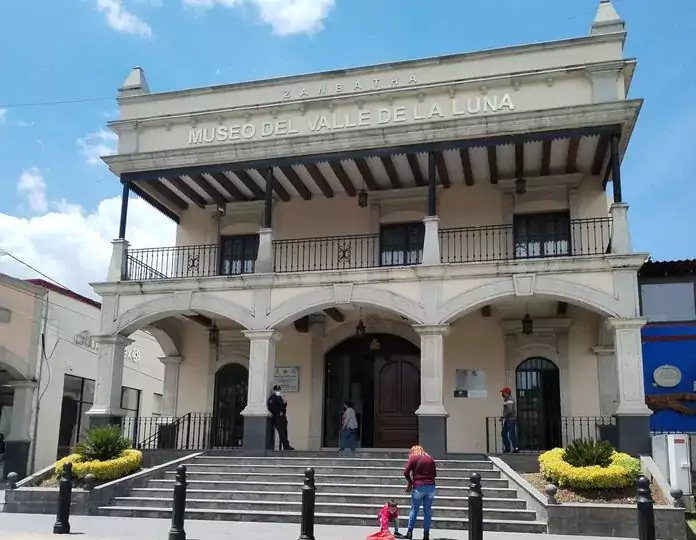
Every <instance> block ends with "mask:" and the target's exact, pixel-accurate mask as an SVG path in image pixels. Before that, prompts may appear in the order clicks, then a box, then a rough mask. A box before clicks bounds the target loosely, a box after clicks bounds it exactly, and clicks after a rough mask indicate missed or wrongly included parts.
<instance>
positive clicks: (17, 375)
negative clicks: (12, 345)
mask: <svg viewBox="0 0 696 540" xmlns="http://www.w3.org/2000/svg"><path fill="white" fill-rule="evenodd" d="M2 353H4V354H2ZM0 356H2V357H3V358H4V360H3V361H2V362H0V368H3V369H5V370H6V371H7V373H9V375H10V377H12V380H14V381H28V380H29V377H27V376H26V375H25V373H24V372H23V371H22V364H21V363H20V362H19V361H15V362H13V361H12V357H13V355H12V353H11V352H10V351H8V350H7V349H5V348H4V347H2V346H0Z"/></svg>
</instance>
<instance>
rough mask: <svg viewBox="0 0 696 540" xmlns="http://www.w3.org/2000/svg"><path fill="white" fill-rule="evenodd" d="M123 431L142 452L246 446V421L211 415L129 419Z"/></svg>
mask: <svg viewBox="0 0 696 540" xmlns="http://www.w3.org/2000/svg"><path fill="white" fill-rule="evenodd" d="M121 432H122V433H123V435H124V436H125V437H127V438H129V439H130V440H131V441H132V443H133V448H137V449H139V450H207V449H210V448H236V447H239V446H241V445H242V441H243V433H244V423H243V419H242V420H239V419H237V420H235V419H233V418H223V417H218V416H216V415H214V414H210V413H188V414H185V415H184V416H180V417H178V418H177V417H171V416H150V417H137V418H131V417H127V418H124V419H123V422H122V424H121Z"/></svg>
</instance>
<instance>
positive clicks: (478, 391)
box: [454, 369, 488, 398]
mask: <svg viewBox="0 0 696 540" xmlns="http://www.w3.org/2000/svg"><path fill="white" fill-rule="evenodd" d="M454 397H456V398H485V397H488V392H487V391H486V374H485V373H484V372H483V371H481V370H480V369H458V370H457V378H456V386H455V388H454Z"/></svg>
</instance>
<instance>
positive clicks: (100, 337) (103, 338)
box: [92, 334, 135, 348]
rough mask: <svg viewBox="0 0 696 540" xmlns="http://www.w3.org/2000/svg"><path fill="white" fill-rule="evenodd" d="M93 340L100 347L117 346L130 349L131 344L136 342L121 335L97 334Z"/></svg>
mask: <svg viewBox="0 0 696 540" xmlns="http://www.w3.org/2000/svg"><path fill="white" fill-rule="evenodd" d="M92 339H93V340H94V341H96V342H97V344H98V345H117V346H120V347H123V348H125V347H128V345H130V344H131V343H135V340H132V339H131V338H128V337H126V336H122V335H121V334H96V335H93V336H92Z"/></svg>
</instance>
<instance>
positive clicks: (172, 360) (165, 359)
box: [159, 356, 184, 366]
mask: <svg viewBox="0 0 696 540" xmlns="http://www.w3.org/2000/svg"><path fill="white" fill-rule="evenodd" d="M159 361H160V362H162V363H163V364H164V365H165V366H168V365H178V364H181V362H183V361H184V359H183V357H181V356H162V357H161V358H160V359H159Z"/></svg>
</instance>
